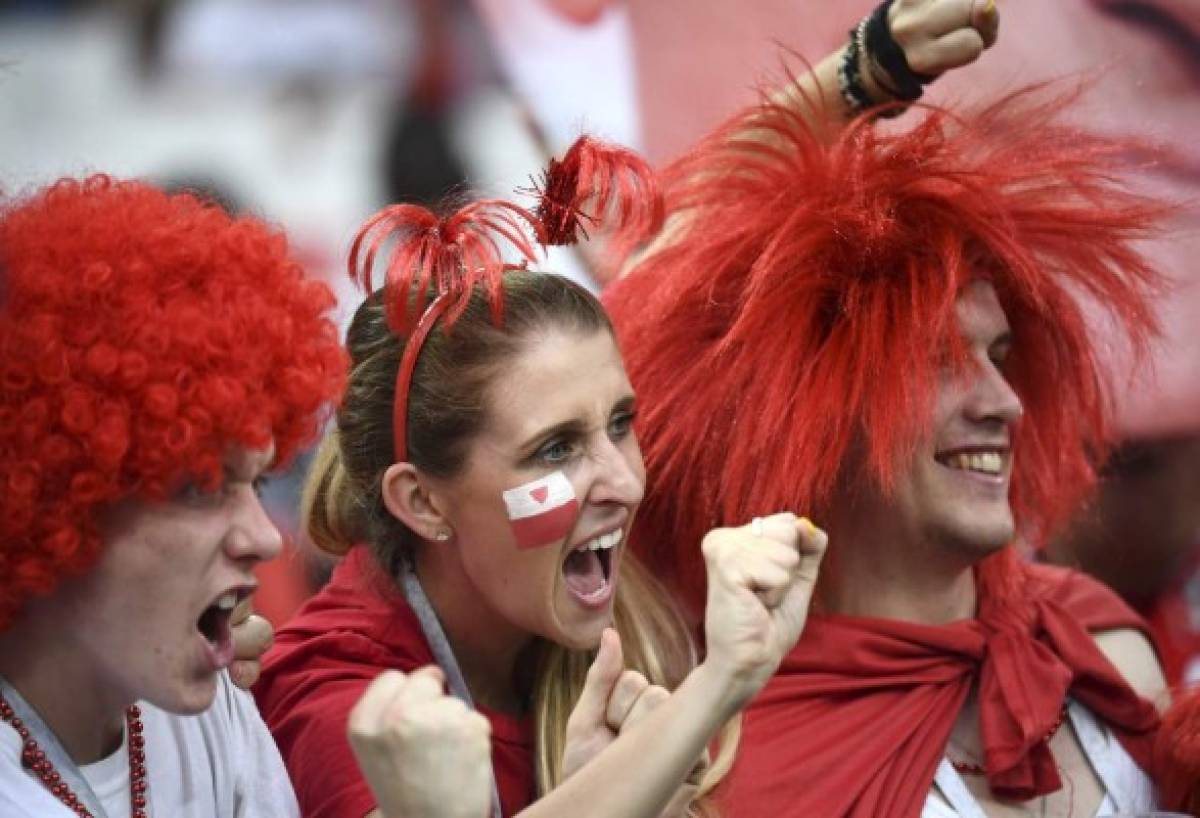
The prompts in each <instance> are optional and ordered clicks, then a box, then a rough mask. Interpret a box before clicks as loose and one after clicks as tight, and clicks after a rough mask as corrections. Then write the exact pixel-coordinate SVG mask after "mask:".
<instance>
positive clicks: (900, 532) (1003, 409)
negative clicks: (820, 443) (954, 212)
mask: <svg viewBox="0 0 1200 818" xmlns="http://www.w3.org/2000/svg"><path fill="white" fill-rule="evenodd" d="M956 312H957V317H958V323H959V328H960V330H961V332H962V335H963V339H964V341H965V343H966V348H967V354H968V358H969V361H968V364H967V366H966V367H965V368H964V369H962V370H961V371H953V370H946V371H944V372H943V374H942V376H941V379H940V383H939V386H938V391H937V395H936V397H935V400H934V403H933V416H932V421H931V425H930V432H929V435H928V436H927V437H926V438H925V439H924V440H922V441H921V442H920V443H919V444H918V446H917V450H916V455H915V457H914V458H913V460H912V462H911V465H910V466H909V468H908V469H907V470H905V471H902V472H901V473H900V474H899V475H898V476H897V480H896V485H895V492H894V494H893V495H892V496H891V497H882V496H876V497H869V498H865V497H858V498H856V501H855V504H854V506H855V508H854V513H855V514H856V515H870V516H872V517H873V518H874V519H873V521H872V523H871V525H870V526H869V528H870V529H871V530H873V531H875V532H877V533H880V534H881V535H884V534H883V532H887V534H886V536H890V537H895V538H903V539H906V540H908V541H910V542H916V543H920V544H922V546H924V547H935V548H938V549H943V550H944V549H950V550H951V551H952V552H954V553H956V554H959V555H962V556H963V557H964V558H965V560H966V561H967V562H974V561H976V560H977V559H979V558H982V557H983V556H985V555H987V554H989V553H991V552H992V551H995V550H996V549H999V548H1001V547H1003V546H1005V545H1007V544H1008V543H1009V542H1011V541H1012V539H1013V536H1014V534H1015V526H1014V521H1013V514H1012V508H1011V505H1010V503H1009V496H1008V495H1009V483H1010V480H1011V476H1012V450H1011V448H1010V447H1011V443H1012V427H1013V425H1014V424H1015V423H1016V422H1017V421H1018V420H1019V419H1020V417H1021V412H1022V409H1021V402H1020V399H1019V398H1018V397H1017V394H1016V393H1015V392H1014V391H1013V389H1012V387H1011V386H1010V385H1009V383H1008V381H1007V380H1005V377H1004V373H1003V364H1004V361H1005V359H1006V357H1007V355H1008V352H1009V348H1010V346H1011V337H1010V334H1009V327H1008V321H1007V319H1006V317H1005V315H1004V311H1003V309H1002V308H1001V306H1000V302H999V300H998V299H997V297H996V292H995V290H994V289H993V288H992V285H991V284H989V283H987V282H985V281H980V280H977V281H974V282H972V283H971V284H969V285H967V286H966V287H965V288H964V289H963V292H962V293H961V295H960V296H959V299H958V302H957V305H956Z"/></svg>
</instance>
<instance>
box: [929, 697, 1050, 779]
mask: <svg viewBox="0 0 1200 818" xmlns="http://www.w3.org/2000/svg"><path fill="white" fill-rule="evenodd" d="M1066 718H1067V706H1066V705H1065V704H1064V705H1063V708H1062V710H1059V711H1058V718H1057V719H1055V720H1054V724H1052V725H1051V726H1050V729H1049V730H1047V731H1046V735H1045V736H1043V737H1042V743H1043V744H1049V743H1050V739H1052V738H1054V734H1055V733H1057V732H1058V728H1060V727H1062V724H1063V722H1064V721H1066ZM950 766H952V767H953V768H954V769H955V770H956V771H957V772H958V773H959V774H960V775H987V769H986V768H985V767H984V766H983V765H982V764H975V763H974V762H971V761H954V760H953V759H951V761H950Z"/></svg>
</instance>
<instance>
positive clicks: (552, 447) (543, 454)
mask: <svg viewBox="0 0 1200 818" xmlns="http://www.w3.org/2000/svg"><path fill="white" fill-rule="evenodd" d="M570 456H571V446H570V444H568V443H567V442H566V441H562V440H555V441H553V442H551V443H547V444H546V445H545V446H543V447H542V448H541V449H539V450H538V457H539V458H540V459H541V460H542V461H544V462H546V463H562V462H563V461H564V460H566V459H567V458H569V457H570Z"/></svg>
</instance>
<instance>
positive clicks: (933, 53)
mask: <svg viewBox="0 0 1200 818" xmlns="http://www.w3.org/2000/svg"><path fill="white" fill-rule="evenodd" d="M888 28H889V29H890V30H891V32H892V38H893V39H894V40H895V41H896V44H897V45H898V46H900V48H901V49H902V50H903V51H904V59H905V60H907V62H908V67H909V68H911V69H912V70H913V71H915V72H916V73H918V74H924V75H926V76H930V77H936V76H938V75H939V74H942V73H944V72H946V71H949V70H950V69H953V68H958V67H960V66H963V65H967V64H968V63H972V62H974V61H975V60H976V59H978V58H979V55H980V54H982V53H983V52H984V50H985V49H987V48H991V46H992V45H993V44H994V43H995V42H996V36H997V35H998V34H999V31H1000V12H999V10H998V9H997V8H996V0H895V2H893V3H892V6H891V8H890V9H888Z"/></svg>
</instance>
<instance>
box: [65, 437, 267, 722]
mask: <svg viewBox="0 0 1200 818" xmlns="http://www.w3.org/2000/svg"><path fill="white" fill-rule="evenodd" d="M273 458H274V454H273V452H272V451H262V452H246V451H235V452H233V453H231V454H230V456H229V457H227V458H226V461H225V470H226V474H225V480H224V484H223V485H222V486H221V487H220V488H218V489H217V490H216V491H215V492H212V493H205V492H201V491H199V490H196V489H185V490H183V491H181V492H180V493H179V494H178V495H176V497H174V498H172V499H171V500H169V501H167V502H164V503H155V504H151V503H145V502H141V501H129V502H126V503H124V504H121V505H119V506H118V507H116V508H113V509H112V510H111V512H110V513H109V514H108V515H107V516H106V518H105V519H104V521H103V525H102V533H103V536H104V541H105V549H104V553H103V555H102V557H101V558H100V562H99V563H98V564H97V565H96V567H95V568H94V569H92V570H91V571H90V572H89V573H87V574H86V575H84V576H83V577H81V578H79V579H77V580H74V581H71V582H69V583H67V584H65V585H64V586H63V588H62V592H61V593H60V594H58V595H56V599H58V600H59V604H58V605H57V608H58V610H57V612H56V615H58V616H60V617H61V618H62V619H61V621H62V622H63V624H64V627H63V629H62V633H65V634H67V635H68V638H69V639H71V640H72V641H73V642H75V646H74V647H75V650H76V651H78V652H79V653H80V654H82V655H86V656H87V657H88V660H89V661H88V664H89V665H90V667H92V668H94V669H95V671H96V672H97V674H98V680H99V681H100V683H101V684H104V685H107V686H109V687H110V688H111V689H112V691H113V693H114V695H115V696H119V697H120V698H121V700H124V701H133V700H135V699H143V700H145V701H148V702H150V703H152V704H154V705H156V706H158V707H160V708H163V709H165V710H169V711H171V712H175V713H184V714H189V713H199V712H201V711H203V710H204V709H206V708H207V707H208V706H209V705H210V704H211V703H212V700H213V696H214V695H215V692H216V682H217V679H216V676H217V671H218V669H219V668H218V667H217V665H221V666H224V665H227V664H228V660H229V659H231V658H232V648H231V646H230V644H229V640H228V626H227V624H223V625H218V626H217V630H219V631H223V636H222V638H220V639H218V641H219V642H221V643H223V644H222V645H220V646H219V647H216V648H214V645H213V644H212V643H211V642H210V640H209V639H206V638H205V636H204V635H202V633H201V632H200V630H199V626H198V623H199V621H200V618H201V616H202V615H203V614H205V611H206V609H209V608H210V606H212V605H214V603H216V602H217V600H218V599H219V598H221V597H223V596H227V595H228V594H229V593H230V592H232V593H233V594H234V595H235V596H236V597H237V598H238V599H241V598H243V597H244V596H245V595H247V594H248V593H249V592H250V591H251V590H252V589H253V588H254V587H255V585H256V581H255V579H254V569H255V567H256V566H257V565H258V564H259V563H260V562H261V561H263V560H268V559H271V558H273V557H275V556H276V555H277V554H278V553H279V551H280V549H281V547H282V545H283V540H282V537H281V536H280V534H279V531H278V529H276V528H275V526H274V524H273V523H272V522H271V521H270V519H269V518H268V517H267V514H266V512H265V511H264V510H263V507H262V505H261V503H260V502H259V498H258V494H257V491H256V487H255V481H256V480H257V479H258V477H259V476H260V475H261V473H262V472H263V471H264V469H266V468H267V467H268V466H269V465H270V463H271V462H272V460H273ZM211 615H212V612H211V611H210V616H211ZM216 618H217V619H218V620H220V619H221V618H224V619H225V620H226V622H227V618H228V617H227V616H224V617H222V616H217V617H216Z"/></svg>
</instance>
